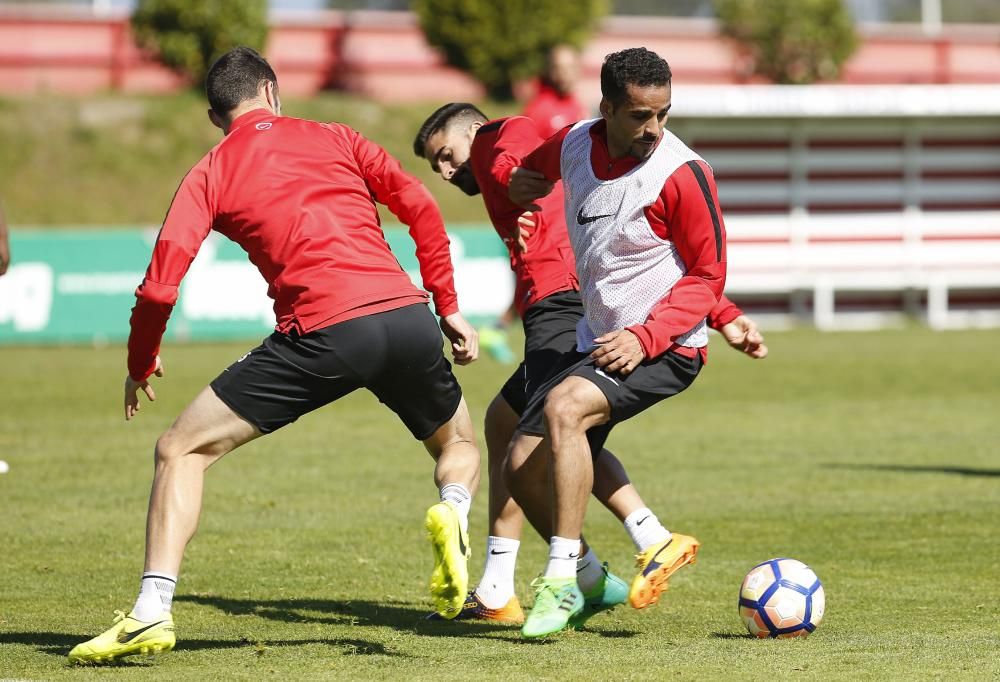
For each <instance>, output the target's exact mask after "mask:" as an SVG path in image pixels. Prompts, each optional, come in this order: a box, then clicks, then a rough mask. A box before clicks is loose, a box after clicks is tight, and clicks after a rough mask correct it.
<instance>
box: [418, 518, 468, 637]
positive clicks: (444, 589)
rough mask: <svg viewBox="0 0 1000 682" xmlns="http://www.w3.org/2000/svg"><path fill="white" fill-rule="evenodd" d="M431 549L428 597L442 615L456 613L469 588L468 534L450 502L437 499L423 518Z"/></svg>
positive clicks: (452, 615) (448, 617)
mask: <svg viewBox="0 0 1000 682" xmlns="http://www.w3.org/2000/svg"><path fill="white" fill-rule="evenodd" d="M424 526H425V527H426V528H427V537H428V538H429V539H430V541H431V547H432V548H433V549H434V572H433V573H431V584H430V588H431V598H432V599H433V600H434V610H435V611H437V612H438V613H439V614H440V615H441V617H442V618H445V619H447V620H451V619H452V618H455V617H457V616H458V614H459V613H461V611H462V605H463V604H465V596H466V594H468V591H469V557H470V556H471V554H472V552H471V551H469V536H468V531H467V529H466V528H463V527H462V522H461V520H460V518H459V515H458V510H456V509H455V507H454V506H453V505H452V504H451V502H438V503H437V504H435V505H433V506H432V507H431V508H430V509H428V510H427V517H426V519H425V521H424Z"/></svg>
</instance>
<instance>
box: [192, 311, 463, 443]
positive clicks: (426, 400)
mask: <svg viewBox="0 0 1000 682" xmlns="http://www.w3.org/2000/svg"><path fill="white" fill-rule="evenodd" d="M442 346H443V343H442V340H441V331H440V330H439V329H438V326H437V322H436V321H435V319H434V316H433V315H432V314H431V312H430V310H428V309H427V306H426V305H425V304H423V303H418V304H414V305H408V306H405V307H402V308H397V309H395V310H389V311H386V312H382V313H376V314H373V315H365V316H363V317H356V318H354V319H352V320H346V321H344V322H338V323H337V324H334V325H331V326H329V327H325V328H323V329H318V330H315V331H311V332H309V333H308V334H303V335H302V336H298V335H295V334H291V335H286V334H280V333H278V332H275V333H274V334H271V336H269V337H268V338H266V339H265V340H264V342H263V343H262V344H261V345H259V346H257V347H256V348H254V349H253V350H251V351H250V352H249V353H247V354H246V355H244V356H243V357H242V358H240V359H239V360H237V361H236V362H234V363H233V364H232V365H230V366H229V367H227V368H226V369H225V370H224V371H223V372H222V374H220V375H219V376H218V377H216V378H215V380H214V381H213V382H212V384H211V386H212V390H213V391H215V394H216V395H217V396H219V399H220V400H222V402H224V403H225V404H226V405H228V406H229V407H230V409H232V410H233V411H234V412H235V413H236V414H238V415H239V416H241V417H242V418H244V419H246V420H247V421H248V422H250V423H251V424H253V425H254V426H256V427H257V429H259V430H260V431H261V433H270V432H272V431H275V430H277V429H280V428H281V427H282V426H284V425H286V424H291V423H292V422H293V421H295V420H296V419H298V418H299V417H301V416H302V415H304V414H306V413H308V412H312V411H313V410H315V409H317V408H320V407H323V406H324V405H326V404H327V403H332V402H333V401H335V400H337V399H338V398H342V397H343V396H345V395H347V394H348V393H351V392H352V391H354V390H356V389H359V388H362V387H363V388H367V389H368V390H369V391H371V392H372V393H374V394H375V396H376V397H377V398H378V399H379V401H381V402H382V403H384V404H385V405H386V406H387V407H389V409H391V410H392V411H393V412H395V413H396V414H397V415H398V416H399V418H400V419H401V420H402V421H403V423H404V424H405V425H406V428H408V429H409V430H410V433H412V434H413V437H414V438H417V439H418V440H425V439H427V438H429V437H430V436H432V435H433V434H434V432H435V431H437V430H438V428H440V427H441V426H442V425H444V424H445V423H446V422H448V420H449V419H451V418H452V417H453V416H454V414H455V412H456V410H457V409H458V405H459V403H460V401H461V400H462V389H461V387H459V385H458V381H457V380H456V379H455V375H454V374H452V371H451V365H450V364H449V363H448V361H447V360H446V359H445V357H444V353H443V352H442Z"/></svg>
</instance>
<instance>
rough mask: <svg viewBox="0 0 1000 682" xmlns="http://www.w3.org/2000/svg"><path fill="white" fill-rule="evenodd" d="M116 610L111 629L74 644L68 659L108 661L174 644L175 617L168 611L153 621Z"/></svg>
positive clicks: (159, 650)
mask: <svg viewBox="0 0 1000 682" xmlns="http://www.w3.org/2000/svg"><path fill="white" fill-rule="evenodd" d="M115 614H116V615H115V622H114V625H112V626H111V628H110V629H108V630H106V631H104V632H103V633H102V634H100V635H98V636H97V637H94V638H93V639H89V640H87V641H86V642H83V643H82V644H77V645H76V646H75V647H73V650H72V651H70V652H69V661H70V663H111V662H112V661H114V660H115V659H118V658H122V657H124V656H135V655H137V654H141V655H144V656H145V655H152V654H162V653H166V652H168V651H170V650H171V649H173V648H174V643H175V642H176V641H177V640H176V638H175V637H174V618H173V616H171V615H170V614H169V613H167V614H166V617H165V618H163V619H161V620H158V621H155V622H153V623H146V622H143V621H141V620H136V619H135V618H133V617H132V614H129V615H127V616H126V615H125V613H124V612H122V611H115Z"/></svg>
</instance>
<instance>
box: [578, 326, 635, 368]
mask: <svg viewBox="0 0 1000 682" xmlns="http://www.w3.org/2000/svg"><path fill="white" fill-rule="evenodd" d="M594 342H595V343H597V344H598V347H597V349H596V350H594V352H592V353H591V354H590V357H592V358H594V364H596V365H597V366H598V367H600V368H601V369H603V370H604V371H605V372H618V373H619V374H621V375H623V376H624V375H626V374H629V373H631V372H632V370H634V369H635V368H636V367H638V366H639V364H640V363H641V362H642V361H643V360H644V359H645V358H646V353H645V351H643V350H642V344H641V343H639V339H638V338H637V337H636V335H635V334H633V333H632V332H630V331H629V330H627V329H619V330H617V331H613V332H610V333H608V334H605V335H604V336H600V337H598V338H596V339H594Z"/></svg>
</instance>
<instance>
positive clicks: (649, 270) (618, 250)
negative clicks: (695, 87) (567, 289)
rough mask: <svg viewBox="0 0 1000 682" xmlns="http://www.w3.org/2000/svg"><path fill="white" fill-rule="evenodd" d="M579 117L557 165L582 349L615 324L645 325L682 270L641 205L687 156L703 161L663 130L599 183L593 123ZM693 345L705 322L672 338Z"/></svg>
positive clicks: (700, 339)
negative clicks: (651, 145)
mask: <svg viewBox="0 0 1000 682" xmlns="http://www.w3.org/2000/svg"><path fill="white" fill-rule="evenodd" d="M599 120H600V119H592V120H589V121H581V122H580V123H577V124H576V125H575V126H573V128H572V130H570V132H569V133H567V135H566V137H565V139H564V140H563V144H562V154H561V156H560V167H561V169H562V178H563V188H564V191H565V193H566V225H567V228H568V229H569V237H570V242H571V243H572V246H573V253H574V254H575V256H576V273H577V276H578V278H579V280H580V290H581V291H580V294H581V297H582V298H583V307H584V311H585V315H584V318H583V319H581V320H580V322H579V324H577V327H576V344H577V350H579V351H580V352H584V353H585V352H588V351H589V350H591V349H592V348H593V347H594V339H595V338H597V337H599V336H602V335H604V334H607V333H608V332H611V331H614V330H616V329H624V328H625V327H628V326H629V325H633V324H642V323H644V322H645V321H646V318H647V317H649V313H650V311H651V310H652V309H653V306H655V305H656V304H657V303H659V302H660V301H661V300H663V298H664V296H666V295H667V292H668V291H670V289H671V287H673V286H674V284H676V283H677V280H679V279H680V278H681V277H683V276H684V274H685V273H686V272H687V267H686V266H685V265H684V263H683V262H682V261H681V259H680V256H679V255H678V254H677V249H676V248H675V246H674V244H673V242H671V241H668V240H664V239H660V238H659V237H658V236H656V234H655V233H654V232H653V229H652V228H651V227H650V225H649V221H648V220H647V219H646V214H645V211H644V209H645V208H646V207H647V206H650V205H652V204H653V202H654V201H656V198H657V197H658V196H659V194H660V191H661V190H662V189H663V185H664V183H666V181H667V178H669V177H670V176H671V174H673V172H674V171H675V170H677V169H678V168H679V167H681V166H682V165H684V164H685V163H688V162H689V161H702V160H703V159H702V158H701V157H700V156H698V155H697V154H695V153H694V152H693V151H691V150H690V149H688V147H687V146H686V145H685V144H684V143H683V142H681V141H680V140H679V139H678V138H677V136H676V135H674V134H672V133H670V132H668V131H666V130H664V131H663V139H661V140H660V143H659V144H658V145H657V147H656V149H655V150H654V151H653V154H652V156H650V157H649V158H648V159H646V160H645V161H644V162H642V163H641V164H639V165H638V166H636V167H635V168H633V169H632V170H631V171H629V172H628V173H626V174H625V175H623V176H621V177H620V178H616V179H614V180H598V179H597V177H596V176H595V175H594V171H593V168H592V167H591V162H590V152H591V140H590V127H591V126H592V125H593V124H594V123H596V122H597V121H599ZM676 341H677V343H678V344H680V345H682V346H688V347H691V348H700V347H702V346H705V345H707V344H708V332H707V331H706V327H705V321H704V320H702V321H701V322H699V323H698V324H697V325H695V327H694V328H693V329H691V330H690V331H688V332H686V333H685V334H683V335H681V336H679V337H678V338H677V340H676Z"/></svg>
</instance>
